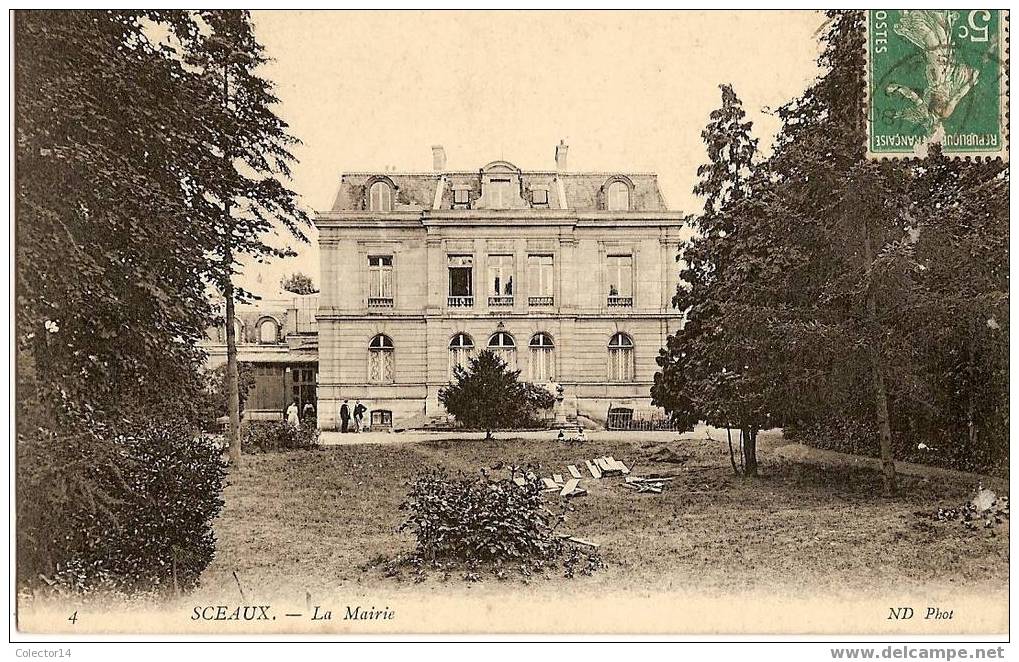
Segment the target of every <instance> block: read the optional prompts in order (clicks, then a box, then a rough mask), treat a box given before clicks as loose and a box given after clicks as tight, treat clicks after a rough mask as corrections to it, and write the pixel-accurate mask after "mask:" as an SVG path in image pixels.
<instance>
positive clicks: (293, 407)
mask: <svg viewBox="0 0 1019 662" xmlns="http://www.w3.org/2000/svg"><path fill="white" fill-rule="evenodd" d="M367 413H368V407H366V406H364V404H363V403H362V402H361V401H360V400H357V401H356V402H355V403H354V406H353V407H351V406H350V402H349V401H348V400H344V401H343V404H342V405H340V411H339V419H340V432H363V431H364V430H366V429H368V426H366V425H365V423H364V417H365V414H367ZM286 418H287V423H288V424H289V425H292V426H293V427H295V428H298V427H301V423H302V421H303V422H304V423H307V422H308V421H311V424H312V425H314V424H315V405H313V404H312V403H310V402H306V403H304V409H303V410H302V409H301V407H300V405H299V403H298V401H297V398H294V401H293V402H292V403H291V404H290V406H289V407H287V417H286ZM351 422H353V425H351Z"/></svg>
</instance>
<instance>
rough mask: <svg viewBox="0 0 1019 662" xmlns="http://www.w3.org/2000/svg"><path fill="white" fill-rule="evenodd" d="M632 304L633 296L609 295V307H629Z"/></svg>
mask: <svg viewBox="0 0 1019 662" xmlns="http://www.w3.org/2000/svg"><path fill="white" fill-rule="evenodd" d="M632 306H633V297H613V296H610V297H609V308H630V307H632Z"/></svg>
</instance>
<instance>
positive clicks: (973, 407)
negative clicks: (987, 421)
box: [966, 318, 979, 457]
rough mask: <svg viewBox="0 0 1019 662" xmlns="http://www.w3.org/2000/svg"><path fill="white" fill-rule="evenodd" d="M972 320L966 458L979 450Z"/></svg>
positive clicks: (968, 346) (968, 352) (967, 345)
mask: <svg viewBox="0 0 1019 662" xmlns="http://www.w3.org/2000/svg"><path fill="white" fill-rule="evenodd" d="M974 327H975V325H974V323H973V320H972V318H971V319H970V323H969V338H968V339H967V341H966V354H967V356H966V358H967V361H966V390H967V391H969V394H968V397H967V403H966V426H967V429H968V431H969V434H968V438H967V444H968V445H967V447H966V457H973V453H975V452H976V448H977V431H978V429H979V428H978V426H977V388H976V387H977V384H976V372H977V371H976V351H975V350H974V348H973V343H974V342H975V340H976V329H975V328H974Z"/></svg>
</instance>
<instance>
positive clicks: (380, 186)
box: [368, 181, 393, 211]
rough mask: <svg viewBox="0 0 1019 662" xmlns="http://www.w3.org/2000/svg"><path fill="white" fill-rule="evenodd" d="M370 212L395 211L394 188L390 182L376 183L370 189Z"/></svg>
mask: <svg viewBox="0 0 1019 662" xmlns="http://www.w3.org/2000/svg"><path fill="white" fill-rule="evenodd" d="M368 209H369V210H370V211H393V187H392V186H390V185H389V183H388V182H383V181H376V182H374V183H373V184H372V185H371V186H370V187H369V188H368Z"/></svg>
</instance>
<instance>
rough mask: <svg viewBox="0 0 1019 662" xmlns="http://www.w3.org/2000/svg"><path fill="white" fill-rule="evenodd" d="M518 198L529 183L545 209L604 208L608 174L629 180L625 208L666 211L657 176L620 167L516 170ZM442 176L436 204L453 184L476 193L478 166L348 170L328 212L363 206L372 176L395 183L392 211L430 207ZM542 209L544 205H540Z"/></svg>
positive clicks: (447, 204)
mask: <svg viewBox="0 0 1019 662" xmlns="http://www.w3.org/2000/svg"><path fill="white" fill-rule="evenodd" d="M519 173H520V178H521V182H522V186H523V189H524V199H525V200H530V199H531V197H530V190H531V189H532V188H534V187H544V188H547V189H548V206H547V208H549V209H562V208H564V207H565V208H566V209H571V210H575V211H584V212H586V211H598V210H602V209H605V202H604V197H605V196H604V194H603V192H602V190H603V187H605V186H607V185H608V183H609V182H611V181H612V180H613V179H614V178H622V179H624V180H626V181H627V182H629V183H630V184H631V185H632V195H631V203H630V210H631V211H654V212H658V211H668V207H667V206H666V204H665V199H664V197H662V192H661V189H660V188H659V187H658V176H657V175H656V174H653V173H624V172H611V173H609V172H556V171H541V170H531V171H528V170H523V171H519ZM441 178H445V185H444V186H443V193H442V197H441V200H440V204H439V206H438V207H436V209H439V210H447V209H452V208H453V188H454V187H469V190H470V192H471V193H470V199H471V200H472V201H473V200H476V199H477V198H478V196H479V195H480V194H481V180H482V175H481V170H478V171H474V172H471V171H449V172H426V173H422V172H350V173H344V174H343V175H342V176H341V177H340V186H339V190H338V191H337V193H336V197H335V199H334V201H333V204H332V207H331V208H330V210H329V211H333V212H343V211H358V210H364V209H365V207H366V199H367V196H366V191H367V187H368V186H370V185H371V184H372V183H374V182H375V181H378V180H380V179H381V180H384V181H388V182H390V183H391V184H392V185H393V186H395V188H396V195H395V198H394V201H393V211H415V210H421V211H423V210H430V209H433V204H434V200H435V191H436V186H437V185H438V183H439V180H440V179H441ZM558 182H561V183H562V187H561V188H562V191H563V193H565V198H566V204H565V205H563V204H561V203H562V201H561V199H560V187H559V185H558ZM542 208H544V205H543V206H542Z"/></svg>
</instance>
